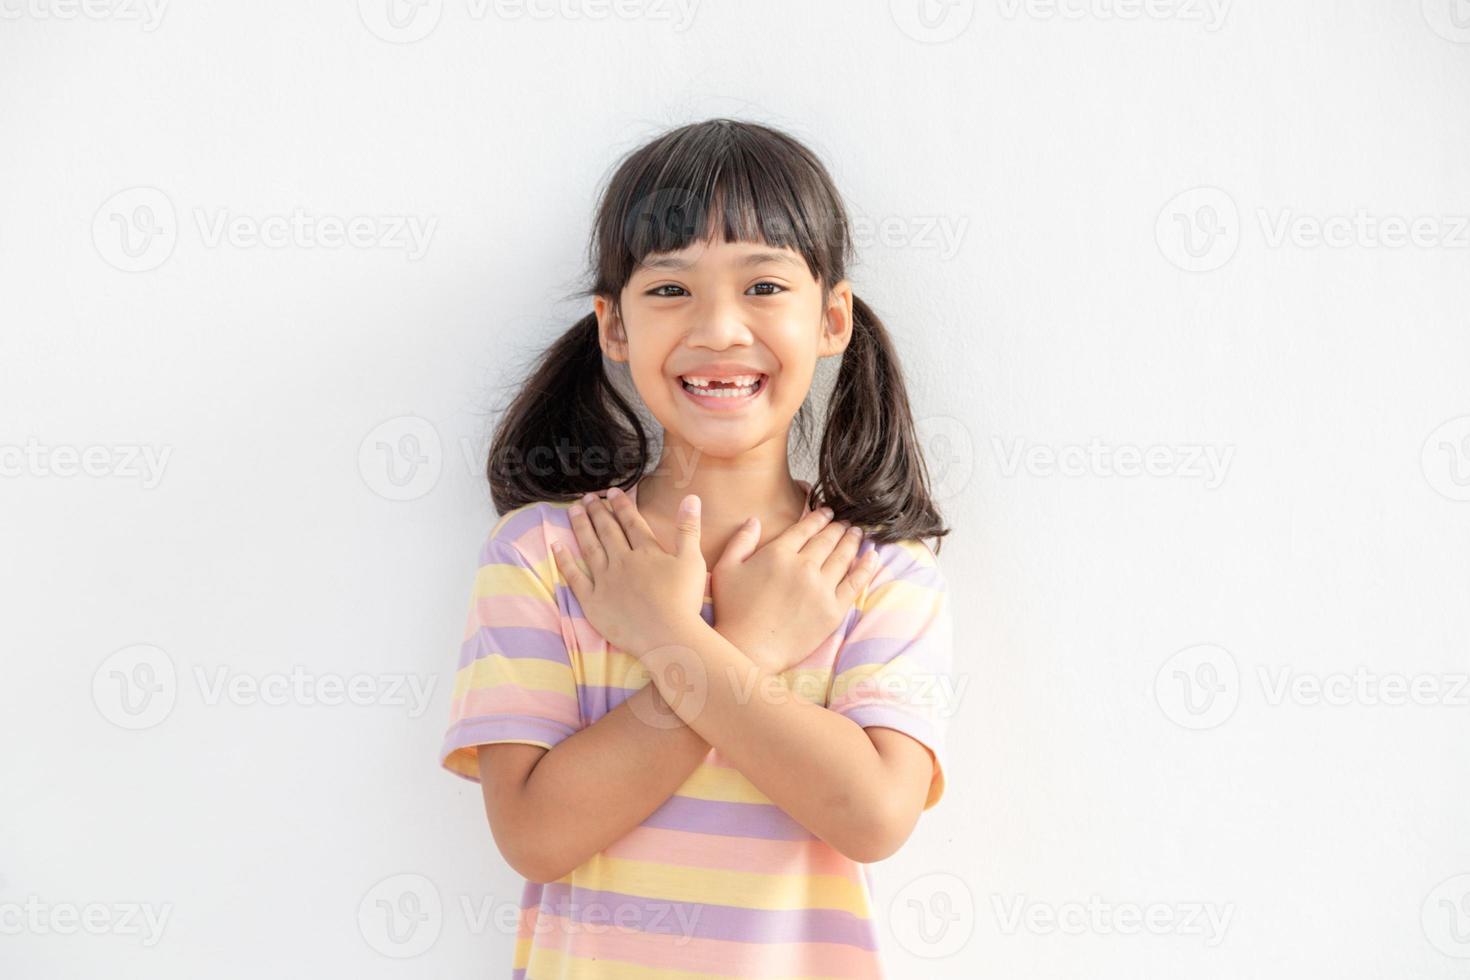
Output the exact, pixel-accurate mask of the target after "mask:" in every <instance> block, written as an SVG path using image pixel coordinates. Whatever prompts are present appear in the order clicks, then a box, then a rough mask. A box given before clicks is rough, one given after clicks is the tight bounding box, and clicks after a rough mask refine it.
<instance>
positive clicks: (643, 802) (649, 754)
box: [517, 684, 710, 880]
mask: <svg viewBox="0 0 1470 980" xmlns="http://www.w3.org/2000/svg"><path fill="white" fill-rule="evenodd" d="M709 749H710V746H709V743H708V742H706V741H705V740H704V739H703V738H701V737H700V736H699V735H698V734H696V732H695V731H694V730H693V729H691V728H690V727H689V726H688V725H687V724H685V723H684V722H683V720H682V719H680V718H679V716H678V715H676V714H675V713H674V712H673V711H672V710H670V708H669V706H668V704H667V703H666V702H665V701H664V699H663V695H662V694H661V693H660V692H659V690H658V688H657V687H655V686H654V685H653V684H649V685H647V686H646V687H644V688H642V689H640V690H639V691H637V692H636V693H635V694H633V695H631V696H630V697H629V698H628V699H627V700H626V701H624V702H623V703H622V704H620V705H618V706H617V707H616V708H614V709H613V710H611V711H609V712H608V713H607V714H605V715H604V716H603V717H601V718H600V719H598V720H597V721H596V722H594V723H593V724H591V725H589V726H587V727H586V728H584V729H582V730H581V731H579V732H577V733H576V734H574V735H571V736H568V737H567V738H565V739H563V740H562V741H561V742H558V743H557V744H556V746H555V747H554V748H552V749H551V750H550V751H548V752H547V753H546V754H545V755H543V756H542V757H541V759H540V761H539V762H537V764H536V766H535V768H534V769H532V771H531V775H530V777H529V778H528V779H527V780H526V784H525V787H524V788H523V790H522V795H521V797H520V800H519V802H518V805H517V827H518V832H519V833H520V834H522V835H529V838H530V839H531V840H532V841H533V843H532V845H531V850H533V851H534V852H535V853H536V854H537V856H538V857H537V862H536V863H537V864H538V866H540V867H542V868H545V869H549V870H547V871H546V872H545V873H544V874H543V875H542V877H546V878H547V879H548V880H555V879H556V878H559V877H561V876H562V875H565V874H567V873H569V872H570V871H571V870H572V869H573V868H576V867H578V866H580V865H581V864H582V863H583V862H585V861H586V860H587V859H588V858H590V857H592V856H593V855H595V854H597V853H598V852H599V851H602V850H604V849H606V848H607V847H608V846H609V845H611V844H612V843H614V842H615V841H617V840H619V839H620V838H622V837H623V836H624V835H625V834H627V833H628V832H629V831H631V830H633V829H634V828H636V827H637V826H638V825H639V824H641V823H642V822H643V821H644V820H645V819H646V818H647V817H648V816H649V814H651V813H653V812H654V811H655V810H657V809H658V808H659V807H660V806H662V805H663V803H664V801H665V800H667V799H668V798H669V797H670V796H672V795H673V794H674V791H675V790H677V789H678V788H679V787H680V786H681V785H682V784H683V783H684V781H685V780H686V779H688V778H689V776H690V774H691V773H693V772H694V770H695V769H697V768H698V767H699V764H700V762H701V761H703V759H704V758H705V756H706V755H707V754H708V753H709Z"/></svg>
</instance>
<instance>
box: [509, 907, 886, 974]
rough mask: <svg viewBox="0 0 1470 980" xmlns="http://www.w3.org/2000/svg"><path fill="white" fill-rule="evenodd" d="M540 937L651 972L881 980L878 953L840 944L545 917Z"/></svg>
mask: <svg viewBox="0 0 1470 980" xmlns="http://www.w3.org/2000/svg"><path fill="white" fill-rule="evenodd" d="M568 927H569V928H568ZM537 933H538V935H539V938H540V942H539V943H538V945H540V946H546V945H551V946H557V947H561V948H562V949H563V950H564V951H565V952H566V953H568V954H570V955H572V956H581V957H586V958H587V959H597V960H615V961H619V962H623V963H629V964H633V965H636V966H643V967H647V968H648V969H651V970H652V969H657V970H686V971H689V972H692V973H708V974H712V975H714V976H727V977H790V976H793V975H797V976H813V977H817V976H823V977H845V978H846V977H850V978H855V980H882V972H881V971H880V969H879V966H878V961H877V960H878V958H877V956H876V955H875V954H873V953H872V952H870V951H868V950H864V949H858V948H856V947H853V946H846V945H843V944H840V943H742V942H735V941H731V940H724V939H693V938H685V937H683V936H668V935H663V934H659V933H647V932H634V931H629V930H628V929H627V927H626V926H625V927H623V928H619V927H618V924H617V923H616V922H609V923H599V924H597V925H595V926H593V925H592V924H590V923H578V922H572V923H568V922H567V920H566V919H565V918H563V917H561V916H547V917H546V920H545V921H543V922H542V923H541V926H540V928H539V929H537ZM534 957H535V953H534V952H533V953H532V958H533V959H534Z"/></svg>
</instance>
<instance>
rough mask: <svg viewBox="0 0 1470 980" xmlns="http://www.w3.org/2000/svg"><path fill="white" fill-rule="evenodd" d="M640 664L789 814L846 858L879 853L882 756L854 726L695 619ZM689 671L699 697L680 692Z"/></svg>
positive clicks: (882, 846) (883, 810)
mask: <svg viewBox="0 0 1470 980" xmlns="http://www.w3.org/2000/svg"><path fill="white" fill-rule="evenodd" d="M642 660H643V663H644V666H645V667H647V669H648V670H649V672H650V673H651V674H652V676H653V679H654V684H656V685H658V687H659V690H660V692H661V693H662V694H663V695H664V698H665V700H666V701H667V702H668V703H669V704H670V705H671V706H672V708H673V710H674V711H675V712H676V713H678V715H679V717H680V718H682V719H683V720H684V721H685V722H686V723H687V724H688V725H689V727H690V728H691V729H693V731H694V732H695V733H697V734H698V735H699V736H700V737H701V738H702V739H703V740H704V741H705V742H706V743H708V744H709V745H712V746H714V747H715V748H717V749H719V751H720V755H721V756H722V757H724V758H726V759H728V760H729V761H730V764H731V765H732V766H734V767H735V768H736V769H738V770H739V771H740V772H741V773H742V774H743V775H744V776H745V777H746V778H747V779H749V780H750V782H751V783H752V784H754V785H755V787H756V788H757V789H759V790H760V791H761V792H762V793H764V794H765V795H766V796H767V797H768V798H769V799H770V800H771V802H772V803H774V804H775V805H777V806H779V807H780V808H781V809H782V810H784V811H785V812H786V813H787V814H788V815H789V816H790V817H791V818H792V819H794V820H796V821H797V822H798V823H800V824H801V825H802V826H803V827H805V828H806V829H807V830H809V831H811V832H812V833H813V834H815V835H816V836H817V837H820V838H821V839H822V840H824V841H826V842H827V843H828V844H831V845H832V846H833V847H835V848H836V849H837V850H839V851H841V852H842V853H844V854H846V855H848V856H849V857H852V858H853V859H854V860H859V861H870V860H878V859H879V858H880V857H882V856H884V855H886V853H887V851H888V848H887V847H886V840H887V837H888V836H889V834H888V830H887V828H888V827H889V826H890V824H891V823H892V822H893V821H892V820H890V819H889V817H890V813H891V811H892V808H891V807H890V806H889V805H888V800H887V798H886V796H885V794H884V792H883V787H884V780H883V779H882V777H881V775H880V773H881V771H882V767H883V760H882V757H881V756H880V755H879V754H878V750H877V749H876V748H875V747H874V745H873V742H872V740H871V739H870V738H868V735H867V733H866V732H864V731H863V729H862V728H861V727H860V726H859V725H857V724H855V723H854V722H852V721H851V720H850V719H848V718H846V717H844V716H843V715H841V714H838V713H837V712H834V711H830V710H828V709H827V708H825V707H823V706H822V705H820V704H816V703H814V702H812V701H810V700H806V699H804V698H802V697H799V696H797V695H795V694H793V693H792V692H791V691H790V690H789V689H788V688H787V686H786V685H785V684H784V683H783V682H782V680H781V679H780V678H779V677H778V676H776V675H775V674H773V673H771V672H770V671H769V670H767V669H766V668H764V667H762V666H760V665H759V664H757V663H755V662H753V661H752V660H751V659H750V658H749V657H747V656H746V655H745V654H744V653H743V652H742V651H741V649H740V648H739V647H737V646H736V645H735V643H733V642H731V640H730V639H729V638H727V637H725V636H723V635H721V634H720V633H719V632H717V631H716V630H714V629H712V628H710V626H709V625H708V624H707V623H705V622H703V621H702V620H700V621H697V622H689V623H687V624H685V625H684V626H683V627H682V628H681V629H680V630H679V631H678V632H677V633H676V634H675V635H674V636H672V637H671V638H670V642H669V643H667V644H665V645H663V646H660V647H658V648H657V649H655V650H653V651H650V652H648V653H646V654H645V655H644V656H643V658H642ZM691 676H699V677H702V678H703V679H704V685H703V687H704V690H703V696H702V697H690V696H689V695H688V689H689V680H688V678H689V677H691Z"/></svg>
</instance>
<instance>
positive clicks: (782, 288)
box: [750, 282, 786, 296]
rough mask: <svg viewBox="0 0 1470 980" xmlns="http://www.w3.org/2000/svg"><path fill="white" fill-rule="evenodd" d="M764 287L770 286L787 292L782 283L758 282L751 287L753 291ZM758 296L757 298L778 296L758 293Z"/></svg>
mask: <svg viewBox="0 0 1470 980" xmlns="http://www.w3.org/2000/svg"><path fill="white" fill-rule="evenodd" d="M762 286H770V287H771V288H772V289H779V290H780V291H781V292H783V293H784V292H785V291H786V287H785V286H783V285H781V284H780V283H776V282H758V283H756V284H755V285H754V286H751V287H750V288H751V289H760V288H761V287H762ZM756 295H757V296H775V295H776V294H775V293H756Z"/></svg>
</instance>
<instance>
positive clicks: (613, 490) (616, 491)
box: [607, 487, 623, 499]
mask: <svg viewBox="0 0 1470 980" xmlns="http://www.w3.org/2000/svg"><path fill="white" fill-rule="evenodd" d="M607 495H608V496H609V497H612V498H614V499H617V498H618V497H621V496H622V495H623V491H622V490H620V489H618V488H617V487H612V488H611V489H609V490H608V491H607Z"/></svg>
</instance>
